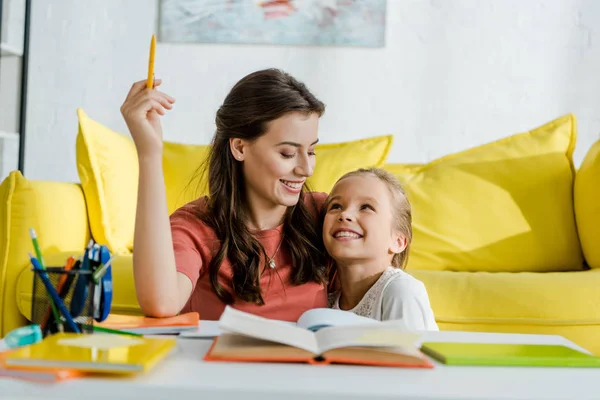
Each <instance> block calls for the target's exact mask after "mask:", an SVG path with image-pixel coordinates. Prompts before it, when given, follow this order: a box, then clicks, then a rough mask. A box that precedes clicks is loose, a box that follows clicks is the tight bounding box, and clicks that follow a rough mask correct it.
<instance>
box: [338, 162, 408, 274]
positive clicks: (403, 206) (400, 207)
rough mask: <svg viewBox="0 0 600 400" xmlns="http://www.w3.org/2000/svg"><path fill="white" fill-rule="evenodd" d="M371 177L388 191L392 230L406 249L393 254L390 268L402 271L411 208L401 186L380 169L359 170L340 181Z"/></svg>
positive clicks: (393, 177) (406, 259) (394, 178)
mask: <svg viewBox="0 0 600 400" xmlns="http://www.w3.org/2000/svg"><path fill="white" fill-rule="evenodd" d="M365 175H371V176H374V177H376V178H377V179H379V180H380V181H382V182H383V183H385V185H386V186H387V188H388V190H389V191H390V195H391V196H390V199H391V202H392V212H393V213H394V219H393V225H392V229H394V230H395V231H398V232H400V233H401V234H402V235H403V236H404V237H405V238H406V248H405V249H404V251H403V252H401V253H397V254H394V257H393V258H392V266H393V267H395V268H400V269H404V268H405V267H406V264H407V263H408V254H409V250H410V243H411V242H412V208H411V206H410V203H409V201H408V198H407V196H406V192H405V191H404V189H403V188H402V184H401V183H400V181H399V180H398V178H396V177H395V176H394V175H393V174H391V173H390V172H388V171H386V170H384V169H381V168H360V169H357V170H355V171H351V172H348V173H346V174H345V175H343V176H342V177H341V178H340V179H338V182H339V181H341V180H342V179H345V178H349V177H351V176H365Z"/></svg>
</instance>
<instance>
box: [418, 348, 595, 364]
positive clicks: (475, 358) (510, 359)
mask: <svg viewBox="0 0 600 400" xmlns="http://www.w3.org/2000/svg"><path fill="white" fill-rule="evenodd" d="M421 351H423V353H425V354H427V355H429V356H430V357H433V358H435V359H436V360H438V361H440V362H442V363H444V364H447V365H493V366H524V367H525V366H532V367H600V357H595V356H592V355H589V354H586V353H582V352H580V351H577V350H574V349H571V348H569V347H566V346H561V345H543V344H491V343H441V342H439V343H438V342H426V343H423V344H422V345H421Z"/></svg>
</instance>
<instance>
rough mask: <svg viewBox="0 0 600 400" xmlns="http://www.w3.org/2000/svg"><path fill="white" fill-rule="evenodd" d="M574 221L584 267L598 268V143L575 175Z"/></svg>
mask: <svg viewBox="0 0 600 400" xmlns="http://www.w3.org/2000/svg"><path fill="white" fill-rule="evenodd" d="M574 196H575V218H576V220H577V230H578V232H579V240H581V246H582V248H583V254H584V256H585V260H586V262H587V264H588V265H589V266H590V267H591V268H600V242H599V241H600V141H597V142H596V143H594V144H593V145H592V147H591V148H590V149H589V150H588V152H587V154H586V156H585V157H584V159H583V162H582V163H581V166H580V167H579V170H578V171H577V174H576V175H575V190H574Z"/></svg>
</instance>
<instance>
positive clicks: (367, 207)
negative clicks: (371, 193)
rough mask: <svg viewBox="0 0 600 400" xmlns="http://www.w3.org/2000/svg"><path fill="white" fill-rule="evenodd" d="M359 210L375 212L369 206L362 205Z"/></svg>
mask: <svg viewBox="0 0 600 400" xmlns="http://www.w3.org/2000/svg"><path fill="white" fill-rule="evenodd" d="M360 209H361V210H371V211H375V209H374V208H373V207H372V206H371V205H370V204H363V205H362V206H360Z"/></svg>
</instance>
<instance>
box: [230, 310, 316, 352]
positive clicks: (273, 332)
mask: <svg viewBox="0 0 600 400" xmlns="http://www.w3.org/2000/svg"><path fill="white" fill-rule="evenodd" d="M219 328H221V329H222V330H224V331H227V332H232V333H238V334H240V335H245V336H250V337H254V338H257V339H263V340H269V341H271V342H277V343H283V344H287V345H288V346H294V347H298V348H299V349H304V350H307V351H310V352H311V353H313V354H317V353H318V347H317V340H316V339H315V335H314V333H312V332H311V331H307V330H306V329H303V328H299V327H297V326H294V325H292V324H289V323H286V322H283V321H275V320H272V319H268V318H263V317H259V316H258V315H254V314H250V313H247V312H244V311H240V310H236V309H234V308H232V307H230V306H227V307H225V311H224V312H223V314H222V315H221V318H220V319H219Z"/></svg>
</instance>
